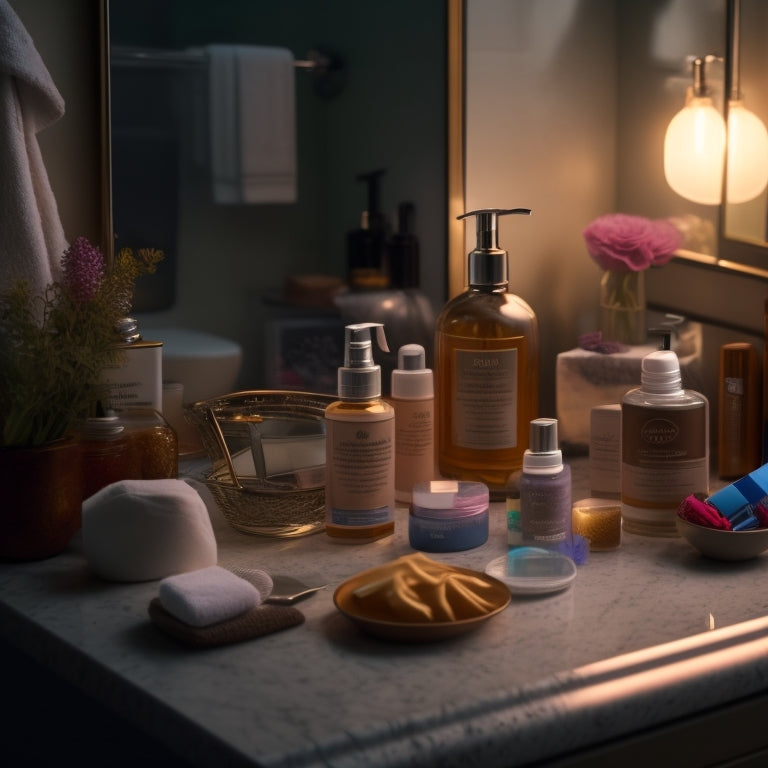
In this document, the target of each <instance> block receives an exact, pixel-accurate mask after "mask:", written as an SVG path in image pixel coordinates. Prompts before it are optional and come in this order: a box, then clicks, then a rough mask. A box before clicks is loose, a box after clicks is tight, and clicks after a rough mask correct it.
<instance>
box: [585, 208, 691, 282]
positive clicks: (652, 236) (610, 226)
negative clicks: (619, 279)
mask: <svg viewBox="0 0 768 768" xmlns="http://www.w3.org/2000/svg"><path fill="white" fill-rule="evenodd" d="M582 234H583V236H584V241H585V242H586V244H587V251H589V255H590V256H591V257H592V258H593V259H594V260H595V261H596V262H597V264H598V265H599V266H600V267H602V268H603V269H610V270H613V271H615V272H627V271H630V270H631V271H633V272H640V271H641V270H643V269H648V267H650V266H652V265H656V266H661V265H662V264H666V263H667V262H668V261H669V260H670V259H671V258H672V256H673V255H674V253H675V251H676V250H677V249H678V248H679V247H680V243H681V242H682V237H681V235H680V232H679V231H678V230H677V228H676V227H675V226H674V225H673V224H672V223H671V222H669V221H667V220H666V219H653V220H652V219H646V218H644V217H643V216H631V215H629V214H626V213H609V214H606V215H605V216H600V217H599V218H597V219H595V220H594V221H593V222H592V223H591V224H590V225H589V226H588V227H587V228H586V229H585V230H584V232H583V233H582Z"/></svg>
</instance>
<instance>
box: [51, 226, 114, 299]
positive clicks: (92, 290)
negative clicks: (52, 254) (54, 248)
mask: <svg viewBox="0 0 768 768" xmlns="http://www.w3.org/2000/svg"><path fill="white" fill-rule="evenodd" d="M61 267H62V271H63V280H62V282H63V285H64V289H65V290H66V292H67V293H68V294H69V297H70V298H71V299H72V301H73V302H74V303H75V304H87V303H88V302H89V301H93V300H94V299H95V298H96V296H97V295H98V293H99V289H100V288H101V283H102V281H103V279H104V256H103V255H102V253H101V250H100V249H99V248H98V247H97V246H94V245H91V243H90V242H89V241H88V240H87V238H85V237H78V238H77V239H76V240H75V242H74V243H72V245H71V246H70V247H69V248H67V250H66V251H64V255H63V256H62V258H61Z"/></svg>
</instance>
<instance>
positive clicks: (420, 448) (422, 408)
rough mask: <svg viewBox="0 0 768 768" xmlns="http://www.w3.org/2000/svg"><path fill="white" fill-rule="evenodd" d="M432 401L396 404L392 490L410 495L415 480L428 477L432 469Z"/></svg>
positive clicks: (433, 454)
mask: <svg viewBox="0 0 768 768" xmlns="http://www.w3.org/2000/svg"><path fill="white" fill-rule="evenodd" d="M434 430H435V425H434V403H433V401H432V400H414V401H411V402H408V401H399V402H397V403H395V490H396V491H402V492H404V493H408V494H410V493H411V491H412V490H413V486H414V485H415V484H416V483H421V482H426V481H428V480H431V479H432V477H433V475H434V469H435V444H434Z"/></svg>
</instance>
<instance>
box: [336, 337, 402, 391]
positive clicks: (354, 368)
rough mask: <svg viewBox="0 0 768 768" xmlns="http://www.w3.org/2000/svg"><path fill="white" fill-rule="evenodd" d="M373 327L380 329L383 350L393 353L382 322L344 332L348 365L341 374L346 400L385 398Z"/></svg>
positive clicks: (339, 379)
mask: <svg viewBox="0 0 768 768" xmlns="http://www.w3.org/2000/svg"><path fill="white" fill-rule="evenodd" d="M372 328H375V329H376V343H377V344H378V345H379V348H380V349H381V350H382V351H384V352H389V347H388V346H387V338H386V336H385V334H384V326H383V325H382V324H381V323H356V324H354V325H348V326H346V328H345V329H344V365H343V367H341V368H339V371H338V387H339V397H340V398H341V399H342V400H373V399H375V398H377V397H380V396H381V366H379V365H376V364H375V363H374V362H373V345H372V342H371V329H372Z"/></svg>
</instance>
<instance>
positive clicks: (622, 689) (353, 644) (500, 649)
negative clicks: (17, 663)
mask: <svg viewBox="0 0 768 768" xmlns="http://www.w3.org/2000/svg"><path fill="white" fill-rule="evenodd" d="M583 464H584V462H583V460H577V461H576V462H574V465H576V470H575V471H574V478H575V487H574V498H575V499H576V498H580V497H582V496H587V495H588V494H587V493H586V492H583V489H582V488H579V485H578V484H579V482H580V480H579V477H580V476H583V475H584V472H583ZM572 466H573V465H572ZM579 466H580V467H581V468H582V471H581V472H579ZM491 516H492V523H491V536H490V538H489V541H488V542H487V543H486V544H485V545H483V546H481V547H478V548H476V549H473V550H469V551H466V552H462V553H455V554H439V555H430V556H431V557H434V558H435V559H438V560H441V561H445V562H450V563H452V564H455V565H459V566H464V567H468V568H473V569H477V570H482V569H483V568H484V567H485V565H486V564H487V563H488V562H489V561H490V560H492V559H493V558H494V557H497V556H499V555H501V554H503V553H504V552H505V549H506V548H505V541H506V535H505V530H504V525H505V520H504V512H503V505H499V504H495V505H493V508H492V515H491ZM212 518H213V521H214V528H215V530H216V534H217V539H218V543H219V562H220V564H221V565H225V566H235V565H237V566H246V567H255V568H263V569H265V570H267V571H269V572H271V573H285V574H290V575H293V576H296V577H299V578H301V579H303V580H305V581H308V582H316V581H317V580H321V582H325V583H327V584H328V587H327V588H326V589H323V590H321V591H320V592H318V593H317V594H315V595H314V596H313V597H310V598H309V599H307V600H305V601H303V602H301V603H299V604H298V607H299V608H300V610H301V611H302V612H303V613H304V615H305V617H306V621H305V622H304V623H303V624H302V625H300V626H298V627H294V628H291V629H288V630H285V631H282V632H278V633H276V634H273V635H269V636H266V637H262V638H260V639H257V640H252V641H249V642H245V643H241V644H238V645H231V646H227V647H221V648H216V649H209V650H205V651H193V650H189V649H186V648H184V647H182V646H180V645H178V644H177V643H176V641H174V640H172V639H171V638H169V637H167V636H166V635H164V634H162V633H161V632H160V630H159V629H158V628H156V627H155V626H154V625H153V624H152V623H151V622H150V621H149V619H148V614H147V606H148V604H149V602H150V600H151V599H152V598H153V597H155V596H156V594H157V582H148V583H142V584H112V583H107V582H104V581H100V580H99V579H97V578H96V577H94V576H93V575H92V574H91V573H90V572H89V570H88V568H87V564H86V562H85V559H84V557H83V555H82V552H81V549H80V546H79V542H78V537H75V539H74V540H73V542H72V543H71V545H70V548H69V549H68V550H67V551H66V552H64V553H62V554H61V555H59V556H57V557H54V558H51V559H49V560H45V561H41V562H34V563H19V564H9V563H2V564H0V637H2V638H3V639H5V640H7V641H8V642H9V643H10V644H11V645H15V646H16V647H18V648H19V649H23V650H24V651H26V652H27V653H29V654H31V655H32V656H33V657H35V658H36V660H37V661H39V662H40V663H42V664H44V665H49V666H51V667H53V668H54V669H55V670H56V672H57V673H58V674H59V675H61V676H62V677H63V678H64V679H66V680H68V681H69V682H70V683H72V684H75V685H77V686H78V687H79V688H81V689H82V690H83V691H85V692H86V693H88V694H89V695H90V696H92V697H94V698H95V699H96V700H97V701H98V702H100V703H102V704H103V705H104V706H105V707H108V708H109V709H110V710H111V711H113V712H115V713H117V714H118V715H119V716H120V717H122V718H127V719H129V720H131V721H132V722H134V723H137V724H138V725H139V726H141V728H143V729H144V730H146V731H147V732H149V733H150V734H152V735H153V736H155V737H157V738H159V739H160V740H161V741H163V742H164V743H166V744H167V745H169V747H170V748H171V749H172V750H174V751H175V752H176V753H177V754H179V755H180V756H181V757H183V758H184V759H186V760H188V761H189V763H190V764H195V765H232V766H248V765H259V766H286V767H287V766H296V767H298V766H336V767H341V766H358V765H372V766H406V765H408V766H419V765H441V766H450V765H465V766H473V765H476V766H482V767H483V768H489V767H491V766H502V765H503V766H513V765H525V764H528V763H531V762H534V761H540V760H547V759H552V758H554V757H556V756H559V755H566V754H569V753H573V752H574V751H576V750H580V749H583V748H587V747H590V746H593V745H596V744H599V743H601V742H604V741H605V740H607V739H619V738H625V737H628V736H630V735H632V734H635V733H637V732H640V731H642V730H644V729H648V728H655V727H658V726H662V725H664V724H667V723H670V722H674V721H677V720H678V719H679V718H686V717H690V716H693V715H696V714H700V713H705V712H707V711H709V710H711V709H712V708H719V707H723V706H724V705H726V704H729V703H732V702H736V701H738V700H742V699H744V698H745V697H750V696H755V695H761V694H765V693H766V692H768V589H766V588H765V586H764V585H765V584H766V583H767V582H766V578H767V577H768V555H766V556H762V557H759V558H757V559H755V560H752V561H749V562H744V563H721V562H715V561H710V560H707V559H705V558H703V557H701V556H700V555H699V554H698V553H697V552H696V551H695V550H693V549H692V548H690V547H689V545H687V544H686V543H685V542H684V541H683V540H682V539H653V538H645V537H640V536H634V535H631V534H625V535H624V539H623V542H622V545H621V547H620V548H619V549H617V550H614V551H611V552H601V553H591V554H590V556H589V559H588V562H587V563H586V564H584V565H582V566H580V567H579V569H578V575H577V578H576V580H575V582H574V583H573V585H572V586H571V587H570V588H569V589H568V590H567V591H565V592H561V593H558V594H555V595H551V596H545V597H535V598H531V597H528V598H518V597H513V599H512V603H511V604H510V606H509V607H508V608H506V609H505V610H504V611H503V612H502V613H500V614H499V615H498V616H496V617H494V618H493V619H492V620H490V621H488V622H486V623H485V624H484V625H482V626H481V627H480V628H479V629H477V630H476V631H474V632H472V633H470V634H466V635H463V636H459V637H455V638H452V639H449V640H444V641H441V642H436V643H425V644H403V643H396V642H392V641H385V640H379V639H375V638H372V637H369V636H366V635H364V634H362V633H361V632H360V631H359V630H358V628H357V627H356V626H354V625H353V624H352V623H351V622H350V621H349V620H348V619H347V618H346V617H345V616H343V615H342V614H341V613H339V612H338V611H337V610H336V608H335V607H334V605H333V591H334V588H335V587H336V586H337V585H338V584H340V583H341V582H343V581H344V580H346V579H347V578H349V577H351V576H353V575H354V574H356V573H357V572H359V571H361V570H364V569H366V568H369V567H371V566H373V565H376V564H379V563H383V562H386V561H388V560H391V559H394V558H396V557H399V556H401V555H403V554H407V553H409V552H411V551H412V550H411V549H410V547H409V545H408V535H407V512H406V511H405V510H398V518H397V529H396V534H395V536H393V537H390V538H389V539H385V540H382V541H379V542H375V543H373V544H367V545H352V546H349V545H340V544H335V543H332V542H330V541H328V540H327V539H326V538H325V537H324V536H323V535H322V534H320V535H315V536H311V537H307V538H301V539H295V540H277V539H263V538H257V537H250V536H247V535H244V534H240V533H238V532H236V531H235V530H233V529H231V528H230V527H229V526H228V525H227V524H226V522H225V521H224V520H223V519H222V518H221V517H220V516H219V514H218V512H217V511H214V512H213V513H212ZM689 764H692V763H689Z"/></svg>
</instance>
